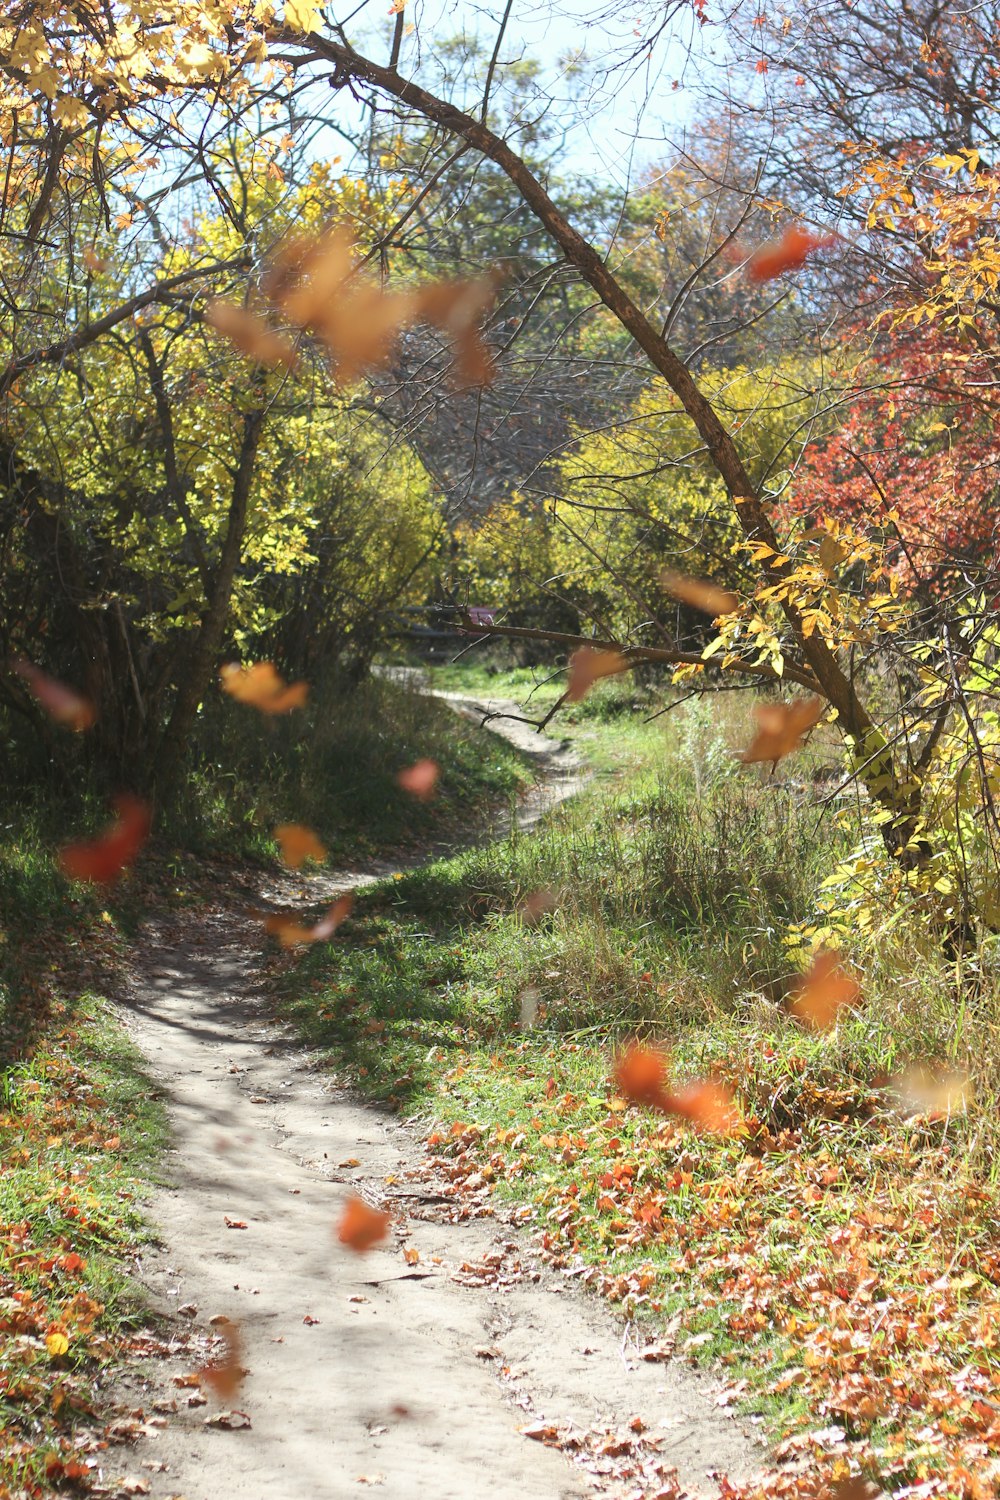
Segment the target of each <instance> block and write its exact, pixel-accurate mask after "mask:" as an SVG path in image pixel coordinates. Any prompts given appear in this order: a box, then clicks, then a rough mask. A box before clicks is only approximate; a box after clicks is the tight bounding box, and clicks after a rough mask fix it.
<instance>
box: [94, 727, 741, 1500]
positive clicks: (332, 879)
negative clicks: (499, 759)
mask: <svg viewBox="0 0 1000 1500" xmlns="http://www.w3.org/2000/svg"><path fill="white" fill-rule="evenodd" d="M455 706H456V708H457V709H459V710H460V711H465V712H470V713H475V714H476V715H477V717H478V718H479V719H482V718H483V716H484V715H485V713H486V712H487V707H488V706H487V705H485V704H482V703H479V702H477V701H476V700H468V699H458V698H456V699H455ZM498 706H499V707H500V709H501V710H502V711H504V710H506V711H509V712H516V708H515V706H514V705H489V707H490V708H496V707H498ZM490 728H492V729H493V730H496V731H498V732H500V733H504V734H506V735H508V736H509V737H510V738H512V739H513V740H514V741H515V743H518V744H520V745H522V747H524V748H526V749H528V751H529V753H531V754H533V755H534V756H536V757H537V764H538V770H539V779H538V785H537V787H536V788H535V789H534V791H533V792H532V793H531V794H530V795H529V796H528V797H527V799H526V800H525V803H524V806H523V808H522V809H521V811H520V812H519V814H518V821H519V823H520V824H522V825H524V826H531V824H532V823H533V822H535V821H537V819H538V818H539V817H540V816H541V815H542V813H543V812H545V811H546V810H548V809H549V808H551V807H552V806H553V805H554V804H555V803H557V802H558V801H560V800H562V799H563V798H564V797H566V796H569V795H571V794H572V793H573V792H574V791H575V790H577V789H578V787H579V786H580V784H581V772H580V769H579V767H578V766H577V764H576V763H575V761H574V759H573V756H572V754H571V753H570V752H569V751H568V750H567V748H566V747H565V746H560V745H558V744H556V743H554V742H553V741H551V740H547V739H544V738H542V737H540V736H538V735H537V734H535V732H534V731H533V730H532V729H531V728H529V727H528V726H526V725H523V724H518V723H517V722H516V721H515V720H513V719H510V718H507V719H503V718H501V719H491V720H490ZM410 863H411V864H412V861H411V862H410ZM397 867H398V866H395V865H393V864H392V863H391V862H389V861H380V862H378V863H376V864H374V865H370V866H367V867H366V868H364V869H357V870H344V871H340V872H336V873H334V874H331V873H330V872H324V874H323V875H322V876H320V877H315V878H307V879H305V880H298V879H297V878H296V879H292V878H291V877H280V876H269V877H267V879H266V880H265V881H264V882H263V883H262V889H261V891H260V903H261V904H264V905H268V904H271V903H274V902H279V901H280V902H282V903H285V902H287V901H288V900H289V899H290V898H294V897H296V896H298V897H299V899H300V900H302V899H304V900H305V901H306V902H315V901H317V900H319V899H321V898H325V897H326V896H327V895H329V894H330V893H331V892H341V891H345V890H348V889H350V888H352V887H356V886H358V885H361V884H363V883H366V882H368V881H370V880H372V879H377V878H381V877H382V876H384V875H386V874H388V873H391V871H392V870H393V869H394V868H397ZM260 953H261V939H260V923H259V921H256V922H255V921H253V920H252V918H251V917H250V916H249V915H248V914H247V913H246V912H245V910H243V909H241V908H238V907H237V906H236V904H235V903H234V902H233V901H232V900H228V901H227V900H222V899H220V900H219V902H218V903H217V904H216V905H214V906H212V907H210V908H209V909H207V910H206V909H205V908H204V907H199V908H198V910H197V912H192V913H188V914H184V913H181V914H171V915H168V916H161V917H157V918H156V919H154V920H152V921H151V922H149V924H148V925H147V928H146V930H145V932H144V934H143V939H142V941H141V943H140V944H138V945H137V954H139V955H140V957H139V958H138V959H137V963H138V964H139V965H140V967H139V968H138V969H137V972H136V975H135V980H134V987H133V994H132V999H131V1004H130V1006H129V1008H128V1011H127V1013H126V1017H125V1019H126V1024H127V1026H128V1029H129V1031H130V1033H131V1035H132V1036H133V1037H134V1039H135V1041H136V1042H137V1043H138V1045H139V1047H140V1048H141V1050H142V1051H143V1053H144V1054H145V1057H146V1058H147V1060H148V1065H149V1071H150V1074H151V1076H152V1077H153V1079H154V1080H155V1081H156V1084H157V1085H158V1086H159V1088H161V1089H162V1091H163V1094H164V1096H165V1099H166V1102H167V1109H168V1113H169V1121H170V1128H171V1134H172V1147H171V1150H170V1151H169V1153H168V1155H167V1157H166V1160H165V1164H164V1173H165V1177H166V1179H167V1182H168V1185H167V1186H165V1187H164V1188H163V1189H162V1190H160V1191H159V1192H158V1194H157V1196H156V1198H155V1201H154V1202H153V1203H152V1205H151V1210H150V1216H151V1219H152V1222H153V1224H154V1226H155V1233H156V1235H157V1236H158V1238H157V1240H156V1242H155V1244H154V1245H153V1246H152V1247H149V1248H147V1249H146V1251H145V1252H144V1253H143V1255H142V1257H141V1263H140V1264H139V1266H138V1279H139V1281H140V1283H141V1284H142V1286H143V1287H144V1288H145V1290H146V1294H147V1296H148V1299H149V1302H150V1304H151V1306H152V1307H153V1308H154V1309H155V1311H156V1312H157V1313H158V1314H160V1315H161V1316H162V1318H163V1319H164V1323H163V1327H165V1329H166V1330H167V1332H166V1334H165V1336H164V1338H165V1346H166V1355H165V1357H160V1358H157V1359H155V1360H148V1361H144V1362H142V1363H137V1364H136V1365H134V1366H133V1367H132V1368H131V1369H130V1370H129V1371H128V1372H127V1374H126V1376H125V1378H124V1380H123V1382H122V1384H121V1386H120V1387H119V1389H118V1391H117V1403H118V1409H119V1411H120V1412H121V1413H122V1414H123V1415H125V1414H128V1413H130V1414H131V1417H132V1420H133V1421H135V1420H138V1421H139V1422H140V1423H141V1426H140V1434H141V1435H140V1437H139V1440H138V1442H137V1444H136V1446H135V1448H134V1450H133V1451H132V1453H131V1454H130V1456H129V1460H128V1463H129V1476H128V1478H127V1479H126V1481H125V1484H124V1487H123V1488H122V1490H121V1491H120V1493H122V1494H126V1493H133V1494H134V1493H137V1492H138V1493H148V1494H150V1495H153V1496H159V1497H168V1496H183V1497H185V1500H222V1497H226V1500H229V1497H233V1496H236V1497H240V1496H247V1497H261V1500H263V1497H265V1496H268V1497H277V1500H326V1497H330V1500H333V1497H346V1496H351V1495H359V1494H363V1493H366V1492H367V1491H368V1490H369V1489H377V1491H378V1493H379V1494H380V1495H381V1496H383V1497H385V1500H414V1497H416V1496H420V1495H425V1496H427V1497H428V1500H469V1497H473V1496H478V1495H479V1494H489V1496H490V1497H491V1500H562V1497H567V1500H568V1497H571V1496H572V1497H584V1496H591V1495H609V1496H620V1497H626V1496H628V1497H632V1500H637V1497H642V1496H648V1497H656V1496H663V1497H673V1496H674V1495H676V1494H677V1493H679V1492H680V1491H679V1490H678V1489H677V1488H676V1487H675V1485H679V1486H680V1487H681V1488H682V1489H683V1490H684V1491H686V1492H688V1493H690V1494H693V1495H706V1496H707V1495H716V1494H718V1484H717V1483H716V1479H717V1478H718V1477H719V1476H721V1475H723V1474H729V1475H731V1476H732V1477H733V1479H734V1480H735V1479H737V1478H744V1477H746V1476H748V1475H749V1474H750V1473H752V1472H753V1471H754V1470H755V1469H757V1468H758V1467H759V1464H760V1458H761V1451H760V1449H759V1448H758V1447H757V1446H756V1445H755V1443H754V1442H753V1440H752V1438H750V1437H749V1436H748V1435H747V1434H746V1433H745V1432H743V1431H742V1430H741V1429H740V1427H739V1426H738V1424H737V1423H736V1421H735V1420H734V1419H733V1418H732V1417H731V1416H729V1415H728V1414H726V1413H725V1412H724V1411H722V1410H721V1409H720V1408H719V1407H718V1406H716V1405H715V1404H713V1396H714V1395H715V1394H716V1390H717V1387H716V1386H715V1385H714V1383H713V1382H712V1380H711V1379H709V1378H707V1377H699V1376H696V1375H695V1374H694V1373H693V1372H692V1371H690V1370H689V1369H688V1367H687V1366H685V1365H683V1364H682V1363H681V1362H679V1361H670V1362H659V1363H654V1362H649V1361H647V1360H645V1359H643V1358H642V1347H641V1346H642V1344H643V1342H644V1340H643V1338H642V1337H641V1336H639V1335H637V1334H636V1332H635V1330H634V1329H633V1328H632V1327H631V1326H630V1325H625V1324H624V1323H623V1322H622V1320H621V1318H620V1317H616V1315H615V1313H614V1312H613V1310H611V1309H610V1308H608V1307H607V1306H606V1305H605V1304H603V1303H602V1302H600V1301H599V1300H598V1298H597V1297H596V1296H594V1295H593V1294H591V1293H589V1292H588V1291H587V1290H586V1289H585V1288H583V1287H581V1286H580V1285H579V1284H578V1282H577V1280H576V1279H575V1278H574V1277H573V1276H571V1275H567V1274H565V1273H562V1274H558V1273H556V1272H554V1271H551V1270H549V1269H547V1268H546V1267H545V1266H544V1265H542V1264H540V1263H539V1260H538V1257H537V1255H536V1253H535V1251H534V1250H533V1247H532V1240H531V1237H530V1234H529V1233H528V1232H527V1231H526V1230H524V1229H522V1228H520V1227H519V1226H518V1225H517V1224H516V1223H515V1222H514V1219H515V1218H516V1214H514V1213H513V1212H512V1211H511V1212H507V1213H505V1212H504V1211H503V1210H502V1209H501V1208H499V1207H498V1206H497V1205H495V1204H493V1203H491V1202H489V1201H487V1202H486V1203H485V1205H482V1204H481V1205H480V1207H479V1209H478V1210H476V1209H475V1208H474V1206H470V1205H469V1204H468V1203H464V1202H463V1200H462V1198H459V1197H456V1196H454V1194H453V1192H449V1190H448V1185H447V1184H446V1183H444V1182H435V1180H434V1178H433V1176H432V1175H430V1174H429V1173H428V1169H427V1155H426V1152H425V1149H424V1147H423V1144H422V1138H421V1137H422V1132H421V1130H420V1129H419V1126H418V1124H417V1123H416V1122H404V1121H401V1120H400V1119H399V1118H397V1117H394V1116H391V1115H388V1114H385V1113H382V1112H380V1111H378V1110H377V1109H375V1108H373V1107H371V1106H369V1105H367V1104H363V1103H360V1102H358V1100H357V1099H356V1098H354V1097H353V1096H352V1095H351V1093H350V1092H349V1091H348V1090H347V1089H345V1088H343V1087H339V1086H337V1085H336V1084H335V1083H334V1082H333V1081H332V1080H331V1078H330V1076H329V1074H328V1073H326V1072H325V1071H324V1069H323V1068H322V1067H321V1066H320V1065H319V1064H318V1062H317V1060H316V1059H315V1058H314V1057H313V1056H311V1055H310V1054H309V1053H308V1052H307V1051H305V1050H304V1049H303V1047H302V1045H301V1043H300V1042H299V1041H298V1040H297V1039H296V1038H295V1036H294V1035H293V1034H292V1033H291V1032H290V1031H289V1030H288V1029H286V1028H284V1027H282V1026H281V1025H280V1024H277V1023H276V1022H275V1021H274V1019H273V1015H272V1012H271V1008H270V1006H269V1003H268V994H267V979H266V974H265V972H264V966H263V965H262V964H261V962H260V957H259V955H260ZM350 1193H356V1194H360V1195H361V1196H362V1197H364V1198H365V1199H367V1200H368V1201H369V1202H371V1203H373V1204H376V1205H379V1206H385V1207H387V1208H389V1209H390V1210H391V1212H392V1216H393V1217H392V1228H391V1233H390V1237H389V1239H388V1240H387V1241H385V1242H384V1244H383V1245H382V1246H380V1247H378V1248H375V1249H373V1250H371V1251H370V1252H368V1253H367V1254H365V1255H359V1254H356V1253H354V1252H352V1251H351V1250H349V1249H347V1248H346V1247H344V1246H342V1245H340V1244H339V1243H337V1241H336V1237H335V1226H336V1223H337V1220H338V1217H339V1214H340V1212H341V1209H342V1205H343V1202H344V1199H345V1197H346V1196H347V1195H348V1194H350ZM404 1252H408V1254H405V1253H404ZM213 1318H215V1319H219V1318H223V1319H228V1320H230V1321H231V1323H232V1324H234V1325H235V1326H236V1328H237V1329H238V1334H239V1339H240V1351H241V1352H240V1364H241V1366H242V1367H244V1368H245V1370H246V1375H245V1378H244V1379H243V1382H242V1384H241V1385H240V1387H239V1389H238V1390H237V1391H235V1392H234V1393H232V1394H230V1395H229V1396H228V1397H227V1398H226V1399H225V1400H220V1399H217V1398H216V1395H215V1394H214V1393H213V1391H212V1390H211V1389H210V1388H208V1387H207V1385H206V1384H205V1383H204V1382H203V1386H204V1387H205V1388H204V1390H201V1389H199V1388H197V1387H195V1386H193V1385H190V1384H179V1383H178V1381H179V1380H181V1379H183V1377H185V1376H188V1375H190V1374H191V1373H192V1372H193V1371H195V1370H197V1368H198V1367H199V1365H203V1364H204V1363H205V1361H206V1357H207V1355H206V1351H210V1350H211V1349H212V1348H213V1347H214V1348H216V1349H217V1347H218V1345H217V1344H216V1345H214V1346H213V1345H210V1343H209V1342H208V1341H209V1340H210V1339H212V1338H217V1336H218V1328H219V1324H218V1322H216V1323H214V1324H213V1323H212V1321H211V1320H212V1319H213ZM189 1403H193V1404H189ZM174 1408H176V1409H174ZM121 1461H122V1454H121V1450H118V1451H117V1454H116V1466H117V1465H118V1464H120V1463H121ZM675 1470H676V1481H675V1480H674V1478H673V1473H674V1471H675Z"/></svg>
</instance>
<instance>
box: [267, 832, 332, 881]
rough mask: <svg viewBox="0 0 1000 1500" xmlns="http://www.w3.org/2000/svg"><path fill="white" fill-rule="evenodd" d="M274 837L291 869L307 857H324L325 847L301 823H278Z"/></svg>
mask: <svg viewBox="0 0 1000 1500" xmlns="http://www.w3.org/2000/svg"><path fill="white" fill-rule="evenodd" d="M274 837H275V838H276V839H277V841H278V844H279V845H280V847H281V858H282V860H283V861H284V862H285V864H286V865H288V866H289V867H290V868H291V869H293V870H297V869H298V868H299V866H300V865H302V864H304V863H305V861H306V860H307V859H316V860H323V859H326V849H325V848H324V847H323V845H322V844H321V843H320V841H319V839H318V838H317V837H316V835H315V834H314V833H313V831H312V829H311V828H306V827H305V825H304V824H303V823H279V824H278V826H277V828H276V829H275V830H274Z"/></svg>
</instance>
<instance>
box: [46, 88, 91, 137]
mask: <svg viewBox="0 0 1000 1500" xmlns="http://www.w3.org/2000/svg"><path fill="white" fill-rule="evenodd" d="M52 113H53V115H54V116H55V119H56V121H57V123H58V124H60V125H65V126H67V127H68V128H69V129H70V130H74V129H76V128H77V127H78V126H82V125H86V124H88V123H89V121H90V111H89V110H88V108H87V106H86V105H85V104H84V103H83V102H82V101H81V100H80V99H70V98H68V97H66V96H64V97H63V98H62V99H60V100H59V102H58V104H57V105H56V107H55V109H54V110H53V111H52Z"/></svg>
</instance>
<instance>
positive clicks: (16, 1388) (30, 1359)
mask: <svg viewBox="0 0 1000 1500" xmlns="http://www.w3.org/2000/svg"><path fill="white" fill-rule="evenodd" d="M0 1083H2V1091H0V1152H2V1157H3V1161H4V1171H3V1174H2V1176H0V1430H2V1433H3V1436H2V1438H0V1489H2V1488H3V1486H4V1484H5V1483H6V1484H9V1485H10V1486H11V1489H12V1490H14V1489H16V1491H17V1493H18V1494H25V1495H33V1494H42V1493H50V1492H51V1487H52V1486H53V1485H56V1486H58V1484H59V1482H60V1480H61V1479H63V1478H66V1479H72V1478H73V1477H74V1475H76V1476H77V1477H78V1478H79V1479H81V1480H83V1479H86V1478H87V1477H88V1475H93V1473H94V1472H96V1468H97V1467H98V1466H99V1465H101V1464H104V1463H106V1461H107V1460H106V1455H105V1454H104V1453H103V1446H104V1445H103V1444H101V1443H100V1422H99V1420H95V1418H96V1412H95V1401H96V1400H97V1398H98V1383H99V1381H100V1378H101V1373H102V1371H103V1370H104V1369H105V1368H106V1367H107V1366H108V1365H109V1364H111V1363H113V1362H115V1361H117V1360H119V1359H120V1358H121V1357H122V1354H123V1352H124V1351H125V1349H126V1348H127V1345H128V1338H129V1333H130V1330H132V1329H133V1328H135V1327H137V1326H139V1325H140V1324H141V1323H142V1322H143V1321H144V1319H145V1315H144V1309H143V1306H142V1303H141V1299H140V1297H139V1295H138V1293H137V1291H136V1288H135V1286H134V1285H133V1284H132V1282H131V1281H130V1279H129V1276H128V1273H127V1271H126V1270H125V1263H126V1259H127V1257H128V1255H129V1253H130V1252H131V1251H133V1250H134V1248H135V1245H136V1243H137V1242H138V1241H139V1240H140V1239H141V1238H142V1236H143V1224H142V1203H143V1199H144V1198H145V1196H146V1195H147V1193H148V1191H149V1187H150V1181H151V1179H152V1177H153V1176H154V1175H155V1171H156V1161H157V1158H158V1155H159V1152H160V1150H161V1148H162V1145H163V1142H164V1139H165V1117H164V1114H163V1111H162V1108H161V1107H160V1105H159V1103H158V1096H157V1091H156V1090H155V1089H154V1088H153V1087H152V1086H151V1084H150V1081H149V1079H148V1077H147V1076H146V1074H145V1073H144V1070H143V1068H142V1064H141V1060H140V1058H139V1057H138V1055H137V1053H136V1052H135V1050H134V1049H133V1048H132V1047H131V1045H130V1044H129V1042H128V1041H127V1039H126V1038H125V1036H124V1033H123V1032H122V1030H121V1028H120V1025H119V1023H118V1021H117V1019H116V1018H115V1017H114V1016H113V1015H112V1014H110V1013H109V1011H108V1010H107V1007H106V1006H105V1004H104V1003H103V1002H102V1001H101V1000H99V999H98V998H96V997H94V996H89V995H85V996H82V997H80V998H79V999H78V1001H77V1002H76V1004H75V1005H74V1007H73V1014H72V1017H68V1016H67V1017H66V1018H65V1019H64V1021H63V1023H62V1024H61V1025H59V1026H55V1025H53V1026H52V1027H51V1029H50V1032H49V1035H48V1036H47V1038H46V1039H45V1042H44V1043H39V1044H38V1045H36V1047H35V1049H34V1051H33V1053H32V1055H31V1056H30V1058H25V1059H24V1060H22V1062H21V1063H19V1064H18V1065H17V1067H15V1068H11V1069H8V1070H7V1071H6V1072H5V1073H4V1074H3V1076H2V1079H0ZM74 1465H77V1466H83V1469H84V1470H85V1472H82V1473H81V1472H79V1470H78V1469H75V1468H74V1467H73V1466H74Z"/></svg>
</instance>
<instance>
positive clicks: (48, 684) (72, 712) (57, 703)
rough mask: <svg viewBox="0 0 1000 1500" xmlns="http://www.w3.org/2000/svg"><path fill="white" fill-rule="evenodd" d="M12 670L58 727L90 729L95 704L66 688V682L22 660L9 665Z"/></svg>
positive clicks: (93, 719) (79, 729)
mask: <svg viewBox="0 0 1000 1500" xmlns="http://www.w3.org/2000/svg"><path fill="white" fill-rule="evenodd" d="M11 666H12V667H13V670H14V671H15V672H16V673H17V675H18V677H20V678H21V679H22V680H23V681H24V682H26V683H27V684H28V689H29V691H30V692H31V694H32V696H33V697H34V698H35V699H36V700H37V701H38V702H39V703H40V704H41V706H42V707H43V708H44V709H45V711H46V713H47V714H49V715H50V716H51V717H52V718H53V719H55V721H56V723H57V724H65V725H66V726H67V728H69V729H75V730H77V731H78V732H79V731H81V730H84V729H89V728H90V727H91V725H92V724H94V723H95V722H96V720H97V713H96V710H95V709H94V705H93V704H92V703H91V702H90V700H89V699H87V698H83V697H81V695H80V694H79V693H77V692H75V691H74V690H73V688H71V687H67V686H66V684H65V683H63V682H58V681H57V680H56V678H54V677H49V675H48V674H47V673H46V672H43V671H42V669H41V667H36V666H35V665H34V663H33V662H30V661H25V660H24V659H23V658H21V659H19V660H18V661H14V662H12V663H11Z"/></svg>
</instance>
